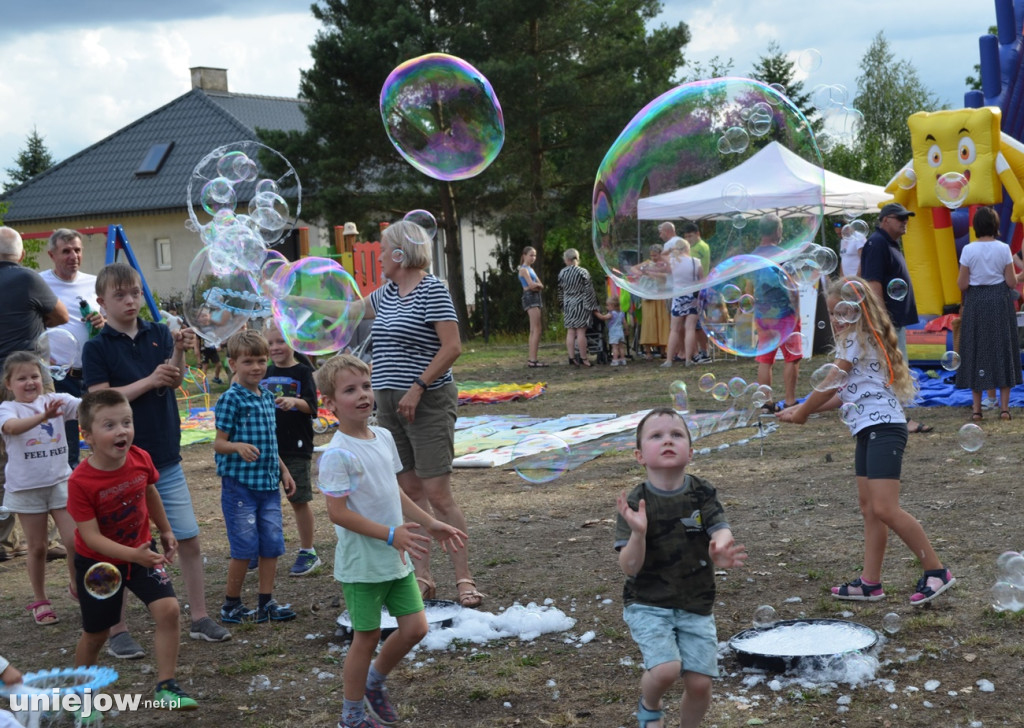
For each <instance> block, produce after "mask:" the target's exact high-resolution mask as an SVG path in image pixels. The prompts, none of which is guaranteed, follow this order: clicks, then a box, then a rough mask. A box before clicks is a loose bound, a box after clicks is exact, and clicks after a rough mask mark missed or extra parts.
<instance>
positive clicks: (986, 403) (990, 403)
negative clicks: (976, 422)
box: [981, 395, 996, 410]
mask: <svg viewBox="0 0 1024 728" xmlns="http://www.w3.org/2000/svg"><path fill="white" fill-rule="evenodd" d="M995 406H996V403H995V400H992V399H989V397H988V395H985V397H983V398H982V400H981V408H982V409H983V410H990V409H992V408H993V407H995Z"/></svg>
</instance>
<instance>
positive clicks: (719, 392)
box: [711, 382, 729, 402]
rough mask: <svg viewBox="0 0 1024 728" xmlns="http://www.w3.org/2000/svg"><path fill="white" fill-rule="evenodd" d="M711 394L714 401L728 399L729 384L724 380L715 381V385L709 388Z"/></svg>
mask: <svg viewBox="0 0 1024 728" xmlns="http://www.w3.org/2000/svg"><path fill="white" fill-rule="evenodd" d="M711 396H712V397H713V398H714V399H715V401H716V402H724V401H725V400H727V399H729V385H728V384H726V383H725V382H717V383H716V384H715V386H713V387H712V388H711Z"/></svg>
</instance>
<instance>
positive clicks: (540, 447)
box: [512, 433, 570, 483]
mask: <svg viewBox="0 0 1024 728" xmlns="http://www.w3.org/2000/svg"><path fill="white" fill-rule="evenodd" d="M569 455H570V452H569V446H568V445H567V444H565V440H563V439H562V438H560V437H558V436H557V435H552V434H550V433H543V434H536V435H527V436H526V437H524V438H522V439H521V440H519V442H517V443H516V444H515V445H514V446H513V448H512V461H513V465H514V468H515V471H516V475H518V476H519V477H520V478H522V479H523V480H525V481H526V482H528V483H550V482H551V481H552V480H556V479H557V478H559V477H560V476H561V475H562V474H563V473H565V471H567V470H568V469H569Z"/></svg>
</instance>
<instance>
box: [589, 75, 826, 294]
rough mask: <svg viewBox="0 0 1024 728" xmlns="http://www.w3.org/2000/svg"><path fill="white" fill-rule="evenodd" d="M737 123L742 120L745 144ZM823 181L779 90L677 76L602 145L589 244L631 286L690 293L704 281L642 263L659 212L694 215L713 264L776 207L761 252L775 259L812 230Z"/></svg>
mask: <svg viewBox="0 0 1024 728" xmlns="http://www.w3.org/2000/svg"><path fill="white" fill-rule="evenodd" d="M735 129H745V130H746V137H747V144H746V146H745V147H744V148H743V149H739V148H738V147H739V146H742V145H738V144H736V143H735V142H736V140H737V139H740V138H741V135H740V134H739V132H738V131H735ZM793 165H806V166H807V167H809V168H810V170H811V175H810V176H811V179H809V180H808V179H806V176H805V177H804V178H803V179H802V181H800V180H796V176H795V175H791V174H789V173H786V172H785V170H787V169H792V168H793ZM740 167H742V169H740ZM730 172H732V173H733V174H728V173H730ZM780 175H781V176H780ZM823 180H824V173H823V171H822V162H821V156H820V154H819V153H818V149H817V147H816V145H815V140H814V135H813V133H812V132H811V129H810V126H809V125H808V123H807V120H806V118H805V117H804V116H803V114H802V113H801V112H800V111H799V110H798V109H797V108H796V107H795V106H793V104H792V103H791V102H790V101H789V99H788V98H786V97H785V96H783V95H782V94H780V93H779V92H778V91H776V90H775V89H772V88H771V87H769V86H766V85H765V84H762V83H760V82H757V81H753V80H751V79H742V78H717V79H712V80H709V81H699V82H695V83H689V84H685V85H683V86H679V87H677V88H674V89H672V90H671V91H667V92H666V93H664V94H662V95H661V96H659V97H658V98H656V99H655V100H653V101H651V102H650V103H649V104H648V105H647V106H645V107H644V108H643V109H642V110H640V111H639V112H638V113H637V114H636V116H634V117H633V120H632V121H630V122H629V124H628V125H627V126H626V128H625V129H624V130H623V131H622V133H621V134H620V135H619V137H618V139H616V141H615V142H614V144H612V146H611V148H610V149H609V150H608V152H607V154H606V155H605V157H604V161H603V162H602V163H601V166H600V168H599V169H598V173H597V178H596V180H595V183H594V191H593V198H592V203H593V243H594V250H595V251H596V253H597V257H598V260H599V261H600V263H601V266H602V267H603V268H604V270H605V271H606V272H607V273H608V275H609V276H610V277H611V278H612V280H613V281H614V282H615V283H616V284H617V285H619V286H620V287H622V288H625V289H626V290H628V291H629V292H631V293H633V294H636V295H639V296H641V297H644V298H670V297H672V296H678V295H681V294H686V293H693V292H696V291H698V290H700V289H701V288H704V286H705V284H704V282H703V281H697V282H693V281H692V280H688V279H687V276H685V275H678V276H677V275H675V273H676V272H677V271H676V270H673V271H672V274H671V275H664V274H663V272H661V271H659V270H657V268H656V267H655V266H644V265H642V263H644V262H645V261H646V260H647V259H648V256H649V248H650V246H651V245H652V244H654V243H658V242H660V241H659V237H658V231H657V226H658V224H659V223H660V222H661V221H664V220H675V221H679V220H684V219H689V220H694V221H698V222H699V223H700V225H701V234H702V237H703V238H704V240H706V241H707V243H708V244H709V246H710V248H711V266H712V267H714V266H716V265H717V264H719V263H721V262H722V261H723V260H725V259H727V258H730V257H732V256H734V255H737V254H743V253H748V252H750V251H751V250H753V248H755V247H756V246H757V245H758V243H759V240H760V239H759V235H758V225H757V224H756V222H757V220H758V219H759V218H760V217H761V216H763V215H764V214H765V213H768V212H778V213H780V215H781V216H782V218H783V230H782V239H781V240H780V241H779V243H778V249H777V250H775V251H774V252H773V253H772V254H771V256H770V257H772V258H773V260H775V261H776V262H784V261H785V260H787V259H788V258H789V257H790V255H791V250H792V249H793V248H795V247H796V246H798V245H799V244H802V243H806V242H808V241H811V240H814V236H815V233H816V232H817V230H818V228H819V226H820V224H821V218H822V204H821V189H822V188H823V187H822V185H823ZM790 183H793V188H792V189H791V190H790V189H789V187H790ZM782 190H787V191H786V193H785V194H780V192H781V191H782ZM747 223H752V224H747ZM677 224H678V222H677ZM670 263H671V264H673V265H674V266H677V267H678V268H680V269H682V268H683V267H684V266H685V264H686V263H687V261H686V259H685V258H683V259H677V258H673V257H672V256H670ZM708 272H709V271H704V274H705V275H707V274H708Z"/></svg>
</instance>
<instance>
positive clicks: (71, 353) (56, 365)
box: [35, 328, 79, 382]
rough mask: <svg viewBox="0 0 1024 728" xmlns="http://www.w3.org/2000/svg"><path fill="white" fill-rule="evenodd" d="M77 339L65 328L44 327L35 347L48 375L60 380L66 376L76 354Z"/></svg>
mask: <svg viewBox="0 0 1024 728" xmlns="http://www.w3.org/2000/svg"><path fill="white" fill-rule="evenodd" d="M78 347H79V344H78V339H77V338H75V335H74V334H72V333H71V332H70V331H68V330H67V329H62V328H53V329H46V330H45V331H43V333H41V334H40V335H39V338H38V339H36V344H35V349H36V353H38V354H39V356H40V358H41V359H42V360H43V362H44V363H45V365H46V367H47V370H48V371H49V372H50V376H51V377H52V378H53V379H54V380H56V381H58V382H59V381H61V380H63V379H64V378H65V377H67V375H68V372H69V371H70V370H71V366H72V365H73V364H74V363H75V357H76V356H77V355H78Z"/></svg>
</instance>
